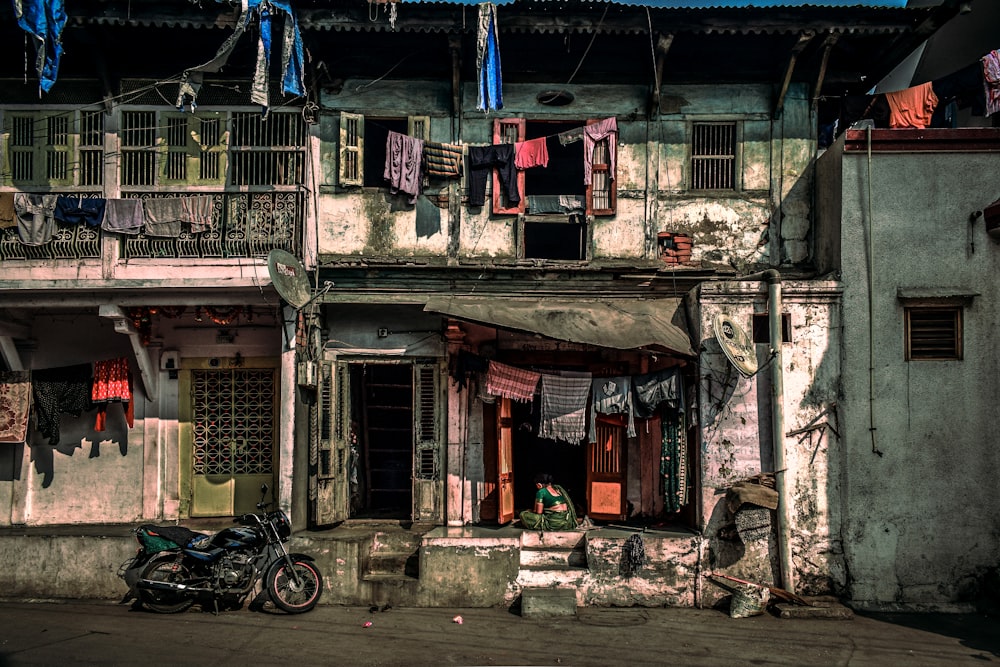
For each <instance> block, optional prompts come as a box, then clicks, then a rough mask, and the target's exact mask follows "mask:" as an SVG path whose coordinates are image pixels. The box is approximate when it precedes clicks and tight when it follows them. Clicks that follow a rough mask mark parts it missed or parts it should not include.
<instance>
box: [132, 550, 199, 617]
mask: <svg viewBox="0 0 1000 667" xmlns="http://www.w3.org/2000/svg"><path fill="white" fill-rule="evenodd" d="M141 576H142V578H143V579H149V580H151V581H164V582H169V583H183V582H185V581H187V580H188V579H190V578H191V572H190V570H188V568H187V567H186V566H185V565H184V564H183V563H181V562H179V561H177V560H175V559H172V558H171V559H169V560H154V561H153V562H152V563H150V564H149V565H147V566H146V569H144V570H143V571H142V575H141ZM139 598H140V599H141V600H142V604H143V606H144V607H146V608H147V609H149V610H150V611H155V612H157V613H158V614H179V613H180V612H182V611H187V610H188V609H189V608H190V607H191V605H193V604H194V599H193V598H191V596H190V595H189V594H184V593H179V592H178V593H175V592H173V591H158V590H152V589H149V588H144V589H142V590H141V591H140V592H139Z"/></svg>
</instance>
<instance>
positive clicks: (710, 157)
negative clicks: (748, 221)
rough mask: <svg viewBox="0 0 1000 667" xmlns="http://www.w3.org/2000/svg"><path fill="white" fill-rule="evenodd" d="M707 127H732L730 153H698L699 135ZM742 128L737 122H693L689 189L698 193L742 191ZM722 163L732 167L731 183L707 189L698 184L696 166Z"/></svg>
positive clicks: (690, 141) (690, 142)
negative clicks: (740, 166) (740, 164)
mask: <svg viewBox="0 0 1000 667" xmlns="http://www.w3.org/2000/svg"><path fill="white" fill-rule="evenodd" d="M707 127H730V128H732V143H731V144H730V147H731V150H730V151H729V152H728V153H701V152H698V153H696V152H695V151H696V147H697V144H698V134H699V132H700V131H701V129H702V128H707ZM741 141H742V137H741V126H740V123H739V122H738V121H736V120H693V121H692V122H691V125H690V140H689V142H688V150H689V151H690V155H689V158H688V171H689V179H688V180H689V182H688V189H689V190H692V191H696V192H738V191H739V189H740V170H739V163H740V145H741ZM709 161H711V162H716V161H717V162H722V161H725V162H727V163H728V164H729V166H730V168H731V169H730V174H729V182H728V183H727V184H724V185H723V187H707V186H706V185H705V184H703V183H700V182H697V183H696V177H695V174H696V172H697V171H698V170H697V169H696V166H697V165H698V164H699V163H701V162H709Z"/></svg>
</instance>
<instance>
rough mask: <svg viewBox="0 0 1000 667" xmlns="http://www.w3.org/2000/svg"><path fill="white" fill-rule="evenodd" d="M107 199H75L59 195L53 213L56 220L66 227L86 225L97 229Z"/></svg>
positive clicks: (101, 220)
mask: <svg viewBox="0 0 1000 667" xmlns="http://www.w3.org/2000/svg"><path fill="white" fill-rule="evenodd" d="M107 201H108V200H107V199H102V198H100V197H84V196H82V195H77V196H75V197H71V196H67V195H59V196H58V197H57V198H56V208H55V211H54V213H53V215H54V217H55V219H56V220H58V221H59V222H61V223H63V224H66V225H87V226H88V227H99V226H100V225H101V223H102V222H104V209H105V206H106V204H107Z"/></svg>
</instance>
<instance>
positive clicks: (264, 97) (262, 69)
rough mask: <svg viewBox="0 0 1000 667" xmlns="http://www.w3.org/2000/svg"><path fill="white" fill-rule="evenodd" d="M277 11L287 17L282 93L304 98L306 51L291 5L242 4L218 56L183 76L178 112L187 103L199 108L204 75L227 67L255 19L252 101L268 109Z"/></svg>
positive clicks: (267, 0) (258, 0) (280, 1)
mask: <svg viewBox="0 0 1000 667" xmlns="http://www.w3.org/2000/svg"><path fill="white" fill-rule="evenodd" d="M274 11H278V12H280V13H282V14H284V28H283V32H282V59H281V70H282V72H283V74H282V82H281V83H282V91H283V92H284V93H285V94H287V95H295V96H298V97H302V96H303V95H305V79H304V73H305V69H304V61H305V51H304V49H303V47H302V34H301V31H300V30H299V24H298V21H297V20H296V18H295V13H294V12H293V10H292V7H291V4H290V3H289V2H286V1H284V0H249V1H248V0H242V2H241V5H240V16H239V18H238V19H237V20H236V28H235V30H234V31H233V33H232V34H231V35H229V37H227V38H226V40H225V41H224V42H223V43H222V45H221V46H220V47H219V49H218V50H217V51H216V52H215V56H214V57H213V58H212V59H211V60H209V61H208V62H206V63H204V64H202V65H198V66H196V67H192V68H190V69H187V70H185V71H184V73H183V74H182V75H181V82H180V86H179V88H178V93H177V108H178V109H183V108H184V106H185V104H186V103H188V101H190V104H191V108H192V110H193V109H194V108H195V107H196V106H197V97H198V93H199V91H200V90H201V85H202V82H203V80H204V74H205V73H206V72H207V73H216V72H219V71H220V70H221V69H222V68H223V67H224V66H225V65H226V63H227V62H228V61H229V56H230V55H231V54H232V52H233V50H234V49H235V48H236V43H237V42H238V41H239V39H240V37H241V36H242V35H243V33H244V32H246V29H247V27H248V26H249V24H250V22H251V21H252V20H253V19H254V18H257V20H258V25H259V28H260V34H259V37H258V43H257V65H256V69H255V71H254V76H253V80H252V83H251V93H250V100H251V101H252V102H254V103H255V104H259V105H260V106H262V107H263V108H265V109H267V108H268V106H269V104H270V99H269V93H268V82H269V75H268V73H269V63H270V59H271V23H272V20H273V13H274Z"/></svg>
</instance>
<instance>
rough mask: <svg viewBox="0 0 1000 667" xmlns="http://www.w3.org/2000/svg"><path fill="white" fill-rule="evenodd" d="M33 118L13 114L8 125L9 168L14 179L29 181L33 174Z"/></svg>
mask: <svg viewBox="0 0 1000 667" xmlns="http://www.w3.org/2000/svg"><path fill="white" fill-rule="evenodd" d="M34 144H35V119H34V118H32V117H31V116H13V117H12V118H11V126H10V170H11V178H13V180H15V181H30V180H32V178H34V175H35V152H34Z"/></svg>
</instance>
